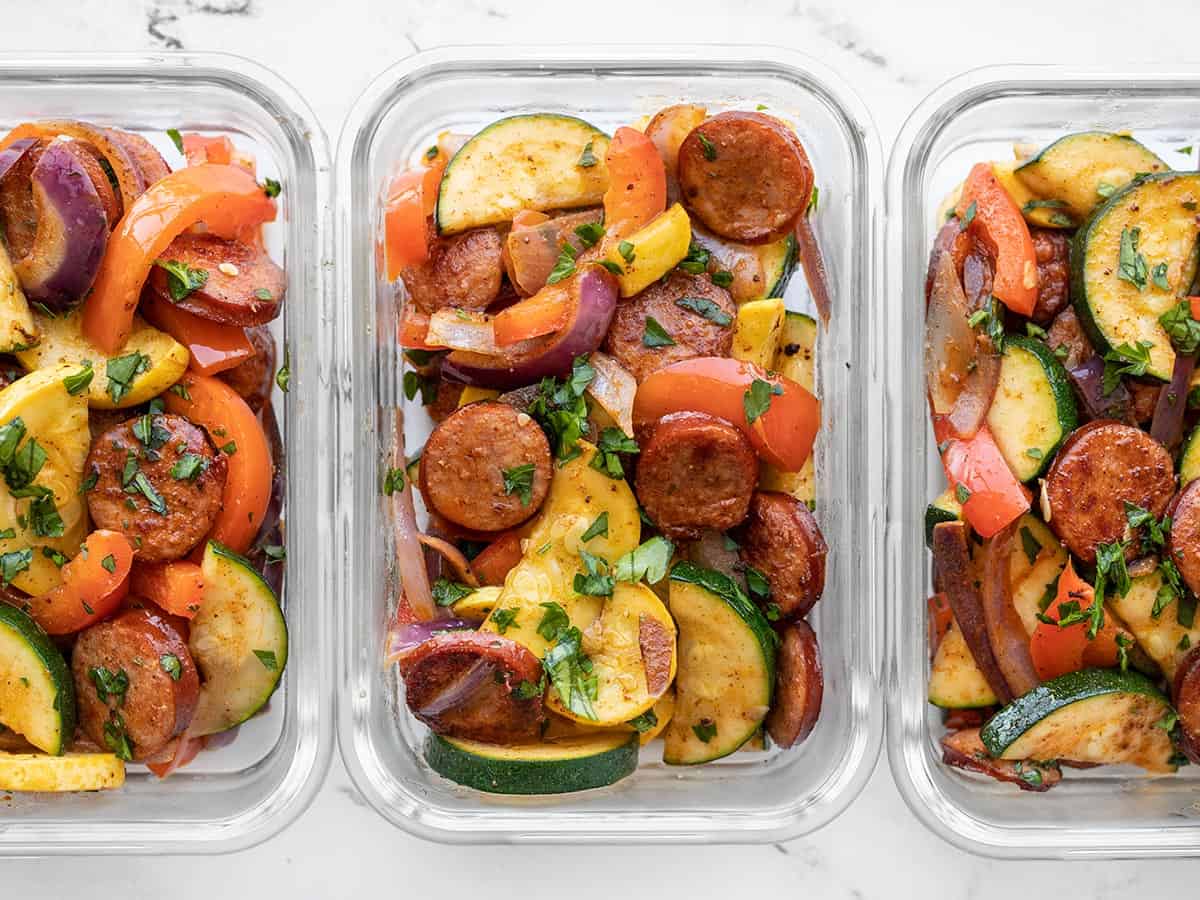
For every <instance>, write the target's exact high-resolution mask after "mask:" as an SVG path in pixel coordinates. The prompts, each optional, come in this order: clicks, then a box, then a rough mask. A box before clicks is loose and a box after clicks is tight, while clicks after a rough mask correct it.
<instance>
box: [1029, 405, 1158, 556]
mask: <svg viewBox="0 0 1200 900" xmlns="http://www.w3.org/2000/svg"><path fill="white" fill-rule="evenodd" d="M1043 490H1044V491H1045V493H1046V498H1047V500H1048V501H1049V504H1050V527H1051V528H1052V529H1053V530H1054V533H1055V534H1057V535H1058V538H1059V540H1061V541H1062V542H1063V543H1064V544H1066V545H1067V549H1069V550H1070V551H1071V552H1072V553H1074V554H1075V555H1076V556H1077V557H1079V558H1080V559H1081V560H1083V561H1084V562H1088V563H1094V562H1095V561H1096V545H1097V544H1111V543H1112V542H1113V541H1120V540H1124V539H1125V535H1126V531H1127V529H1128V525H1129V523H1128V520H1127V519H1126V516H1125V504H1126V503H1132V504H1135V505H1137V506H1140V507H1142V508H1143V509H1147V510H1149V511H1150V512H1151V513H1152V514H1153V515H1154V517H1155V518H1159V517H1160V516H1162V514H1163V512H1164V511H1165V510H1166V508H1167V504H1168V503H1169V502H1170V501H1171V496H1172V495H1173V494H1174V493H1175V467H1174V464H1173V463H1172V462H1171V454H1170V453H1168V452H1167V450H1166V448H1165V447H1163V445H1162V444H1160V443H1159V442H1158V441H1156V440H1154V438H1152V437H1150V435H1148V434H1147V433H1146V432H1144V431H1142V430H1141V429H1140V428H1135V427H1133V426H1132V425H1124V424H1122V423H1120V422H1115V421H1113V420H1112V419H1097V420H1096V421H1094V422H1089V423H1088V424H1087V425H1084V426H1083V427H1082V428H1078V429H1076V430H1075V432H1074V433H1073V434H1072V435H1071V436H1070V437H1069V438H1067V442H1066V443H1065V444H1063V446H1062V449H1061V450H1059V451H1058V455H1057V456H1056V457H1055V458H1054V463H1053V465H1051V466H1050V472H1049V474H1048V475H1047V476H1046V483H1045V485H1044V487H1043ZM1139 547H1140V542H1139V541H1137V540H1131V541H1130V542H1129V546H1128V547H1127V549H1126V551H1125V555H1126V557H1128V558H1130V559H1132V558H1133V557H1134V556H1136V555H1137V554H1138V552H1139Z"/></svg>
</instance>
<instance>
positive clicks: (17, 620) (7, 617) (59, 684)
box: [0, 603, 78, 756]
mask: <svg viewBox="0 0 1200 900" xmlns="http://www.w3.org/2000/svg"><path fill="white" fill-rule="evenodd" d="M0 629H3V630H7V631H9V632H10V633H12V634H14V635H15V636H16V638H17V639H18V640H20V641H22V642H23V643H24V644H25V646H26V647H28V648H29V651H30V652H31V653H32V654H33V655H34V657H35V658H36V659H37V661H38V662H39V663H41V665H42V667H43V668H44V669H45V670H46V674H47V675H48V676H49V678H50V680H51V681H52V682H53V683H54V685H55V687H56V688H57V689H58V693H57V694H56V701H57V706H56V710H55V711H56V712H57V713H58V718H59V722H60V726H59V728H60V730H59V744H58V747H57V748H54V749H49V748H45V747H42V748H39V749H41V750H45V752H47V753H49V754H50V755H52V756H61V755H62V754H63V753H64V752H65V751H66V745H67V742H68V741H70V740H71V739H72V738H74V736H75V726H76V724H77V722H78V713H77V709H76V704H75V679H74V678H73V677H72V675H71V670H70V669H69V668H67V662H66V660H65V659H63V655H62V654H61V653H59V651H58V648H57V647H55V646H54V644H53V643H51V641H50V638H49V637H47V635H46V632H44V631H42V629H41V628H40V627H39V626H38V624H37V623H36V622H35V621H34V620H33V619H32V618H31V617H30V616H28V615H26V614H25V613H23V612H21V610H19V609H17V608H16V607H15V606H9V605H8V604H5V603H0Z"/></svg>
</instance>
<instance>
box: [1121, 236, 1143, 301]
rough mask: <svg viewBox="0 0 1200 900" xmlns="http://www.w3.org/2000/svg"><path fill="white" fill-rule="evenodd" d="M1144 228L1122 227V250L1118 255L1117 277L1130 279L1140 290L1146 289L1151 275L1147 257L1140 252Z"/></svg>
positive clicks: (1124, 279)
mask: <svg viewBox="0 0 1200 900" xmlns="http://www.w3.org/2000/svg"><path fill="white" fill-rule="evenodd" d="M1141 236H1142V229H1140V228H1137V227H1134V228H1122V229H1121V250H1120V253H1119V255H1118V257H1117V277H1118V278H1120V279H1121V280H1122V281H1128V282H1129V283H1130V284H1132V285H1133V286H1134V287H1136V288H1137V289H1138V290H1139V291H1144V290H1145V289H1146V281H1147V279H1148V277H1149V266H1148V265H1147V263H1146V257H1144V256H1143V255H1142V254H1141V253H1139V252H1138V241H1139V240H1140V239H1141Z"/></svg>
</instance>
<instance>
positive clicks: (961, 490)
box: [954, 484, 971, 505]
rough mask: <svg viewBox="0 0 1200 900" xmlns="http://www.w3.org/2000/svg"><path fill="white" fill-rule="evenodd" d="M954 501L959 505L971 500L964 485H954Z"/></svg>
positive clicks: (969, 493)
mask: <svg viewBox="0 0 1200 900" xmlns="http://www.w3.org/2000/svg"><path fill="white" fill-rule="evenodd" d="M954 499H955V500H957V501H958V502H959V504H960V505H961V504H963V503H966V502H967V501H968V500H970V499H971V492H970V491H969V490H968V489H967V486H966V485H965V484H956V485H955V486H954Z"/></svg>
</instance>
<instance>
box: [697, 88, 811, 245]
mask: <svg viewBox="0 0 1200 900" xmlns="http://www.w3.org/2000/svg"><path fill="white" fill-rule="evenodd" d="M812 186H813V173H812V166H811V165H810V164H809V162H808V155H807V154H806V153H805V152H804V146H803V145H802V144H801V143H800V139H799V138H798V137H796V134H795V132H793V131H792V129H790V128H788V126H787V125H785V124H784V123H783V122H780V121H779V120H778V119H774V118H772V117H771V116H764V115H763V114H762V113H752V112H725V113H721V114H720V115H717V116H713V117H712V118H711V119H709V120H708V121H706V122H704V123H702V124H701V125H699V126H697V127H696V128H695V129H694V130H693V131H692V133H691V134H689V135H688V136H687V137H686V138H684V141H683V144H681V145H680V147H679V187H680V191H681V193H682V194H683V203H684V205H685V206H686V207H687V208H688V211H689V212H691V213H692V214H693V215H695V216H696V217H697V218H698V219H700V221H701V222H703V223H704V225H705V226H706V227H707V228H708V229H709V230H710V231H713V232H715V233H716V234H719V235H720V236H721V237H724V238H729V239H730V240H733V241H740V242H742V243H744V244H765V243H767V242H769V241H773V240H777V239H779V238H781V237H783V236H784V235H785V234H787V233H788V232H789V231H791V229H792V227H793V226H794V225H795V224H796V220H797V219H799V218H800V216H802V215H803V214H804V211H805V209H806V208H807V206H808V198H809V195H810V194H811V193H812Z"/></svg>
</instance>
